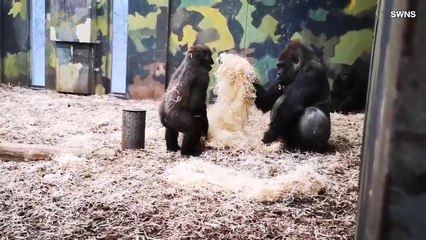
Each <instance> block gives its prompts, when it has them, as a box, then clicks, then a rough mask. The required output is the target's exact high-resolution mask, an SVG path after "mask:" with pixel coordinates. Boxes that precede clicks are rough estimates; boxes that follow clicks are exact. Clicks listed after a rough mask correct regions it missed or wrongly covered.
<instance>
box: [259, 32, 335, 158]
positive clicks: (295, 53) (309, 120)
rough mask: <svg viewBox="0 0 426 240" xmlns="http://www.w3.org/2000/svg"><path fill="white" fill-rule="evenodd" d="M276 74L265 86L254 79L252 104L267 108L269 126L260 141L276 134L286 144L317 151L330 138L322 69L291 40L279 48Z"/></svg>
mask: <svg viewBox="0 0 426 240" xmlns="http://www.w3.org/2000/svg"><path fill="white" fill-rule="evenodd" d="M277 67H278V74H277V78H276V80H275V82H274V85H272V86H271V87H270V88H269V89H267V90H265V89H264V88H263V87H262V86H261V85H259V84H256V83H255V88H256V101H255V104H256V107H257V108H259V109H260V110H262V111H263V112H267V111H269V110H271V109H272V111H271V117H270V119H271V122H270V124H269V129H268V130H267V131H266V132H265V134H264V137H263V139H262V141H263V142H264V143H271V142H273V141H276V140H278V139H279V138H281V139H283V140H285V142H286V145H287V146H288V147H289V148H297V149H300V150H302V151H305V150H306V151H321V150H324V149H325V147H326V146H327V145H328V144H327V142H328V140H329V138H330V130H331V123H330V86H329V83H328V79H327V75H326V72H325V69H324V68H323V67H322V66H321V64H320V63H318V62H316V61H314V59H313V54H312V52H311V51H310V50H309V49H308V48H307V47H306V46H304V45H303V44H302V43H301V42H300V41H297V40H293V41H291V42H290V43H289V44H287V46H286V48H285V49H284V50H283V51H282V52H281V54H280V56H279V61H278V63H277Z"/></svg>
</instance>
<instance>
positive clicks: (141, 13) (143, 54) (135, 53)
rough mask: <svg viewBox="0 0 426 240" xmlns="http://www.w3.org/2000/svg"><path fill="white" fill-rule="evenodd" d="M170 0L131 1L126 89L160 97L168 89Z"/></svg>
mask: <svg viewBox="0 0 426 240" xmlns="http://www.w3.org/2000/svg"><path fill="white" fill-rule="evenodd" d="M168 5H169V1H168V0H157V1H154V0H132V1H129V18H128V44H127V76H126V84H127V93H128V96H129V97H130V98H150V99H159V98H160V97H161V96H162V95H163V94H164V90H165V87H164V86H165V80H166V70H165V66H166V62H167V41H168V37H167V36H168V25H169V24H168V21H169V7H168Z"/></svg>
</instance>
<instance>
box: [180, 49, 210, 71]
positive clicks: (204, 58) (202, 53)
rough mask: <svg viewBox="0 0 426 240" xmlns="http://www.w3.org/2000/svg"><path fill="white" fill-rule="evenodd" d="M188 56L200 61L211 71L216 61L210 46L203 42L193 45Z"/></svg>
mask: <svg viewBox="0 0 426 240" xmlns="http://www.w3.org/2000/svg"><path fill="white" fill-rule="evenodd" d="M187 56H188V57H189V58H190V60H197V61H199V62H200V64H201V65H202V66H204V67H206V68H207V69H208V70H209V71H210V70H211V69H212V65H213V64H214V61H213V58H212V51H211V50H210V48H209V47H208V46H206V45H202V44H199V45H195V46H192V47H191V48H190V49H189V51H188V54H187Z"/></svg>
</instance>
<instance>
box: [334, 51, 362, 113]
mask: <svg viewBox="0 0 426 240" xmlns="http://www.w3.org/2000/svg"><path fill="white" fill-rule="evenodd" d="M369 68H370V65H369V63H368V62H367V61H363V60H361V59H357V60H356V61H355V63H354V64H353V65H352V66H351V65H346V64H344V65H343V66H342V71H341V73H339V74H338V75H337V77H336V79H335V80H334V82H333V88H332V91H331V108H332V110H333V111H335V112H340V113H343V114H348V113H357V112H362V111H364V110H365V105H366V102H367V89H368V77H369V72H370V69H369Z"/></svg>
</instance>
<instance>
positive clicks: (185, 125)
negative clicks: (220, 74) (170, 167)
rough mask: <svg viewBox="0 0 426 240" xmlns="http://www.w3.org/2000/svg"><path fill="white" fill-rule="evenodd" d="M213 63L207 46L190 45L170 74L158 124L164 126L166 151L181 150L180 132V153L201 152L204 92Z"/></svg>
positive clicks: (204, 103)
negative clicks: (181, 139) (183, 57)
mask: <svg viewBox="0 0 426 240" xmlns="http://www.w3.org/2000/svg"><path fill="white" fill-rule="evenodd" d="M213 63H214V62H213V59H212V52H211V50H210V48H209V47H207V46H204V45H197V46H193V47H191V48H190V49H189V50H188V52H187V55H186V57H185V59H184V60H183V62H182V63H181V65H180V66H179V67H178V68H177V69H176V71H175V72H174V74H173V75H172V77H171V82H170V84H169V86H168V87H167V92H166V94H165V95H164V98H163V100H162V102H161V104H160V108H159V114H160V120H161V123H162V124H163V126H164V127H166V136H165V138H166V146H167V150H169V151H178V150H179V149H181V148H180V147H179V145H178V136H179V132H182V133H184V138H183V141H182V149H181V154H182V155H192V156H198V155H200V154H201V149H200V148H199V147H200V145H201V137H206V135H207V130H208V128H209V124H208V120H207V110H206V97H207V96H206V95H207V88H208V85H209V81H210V77H209V71H210V70H211V69H212V67H211V66H212V65H213Z"/></svg>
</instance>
